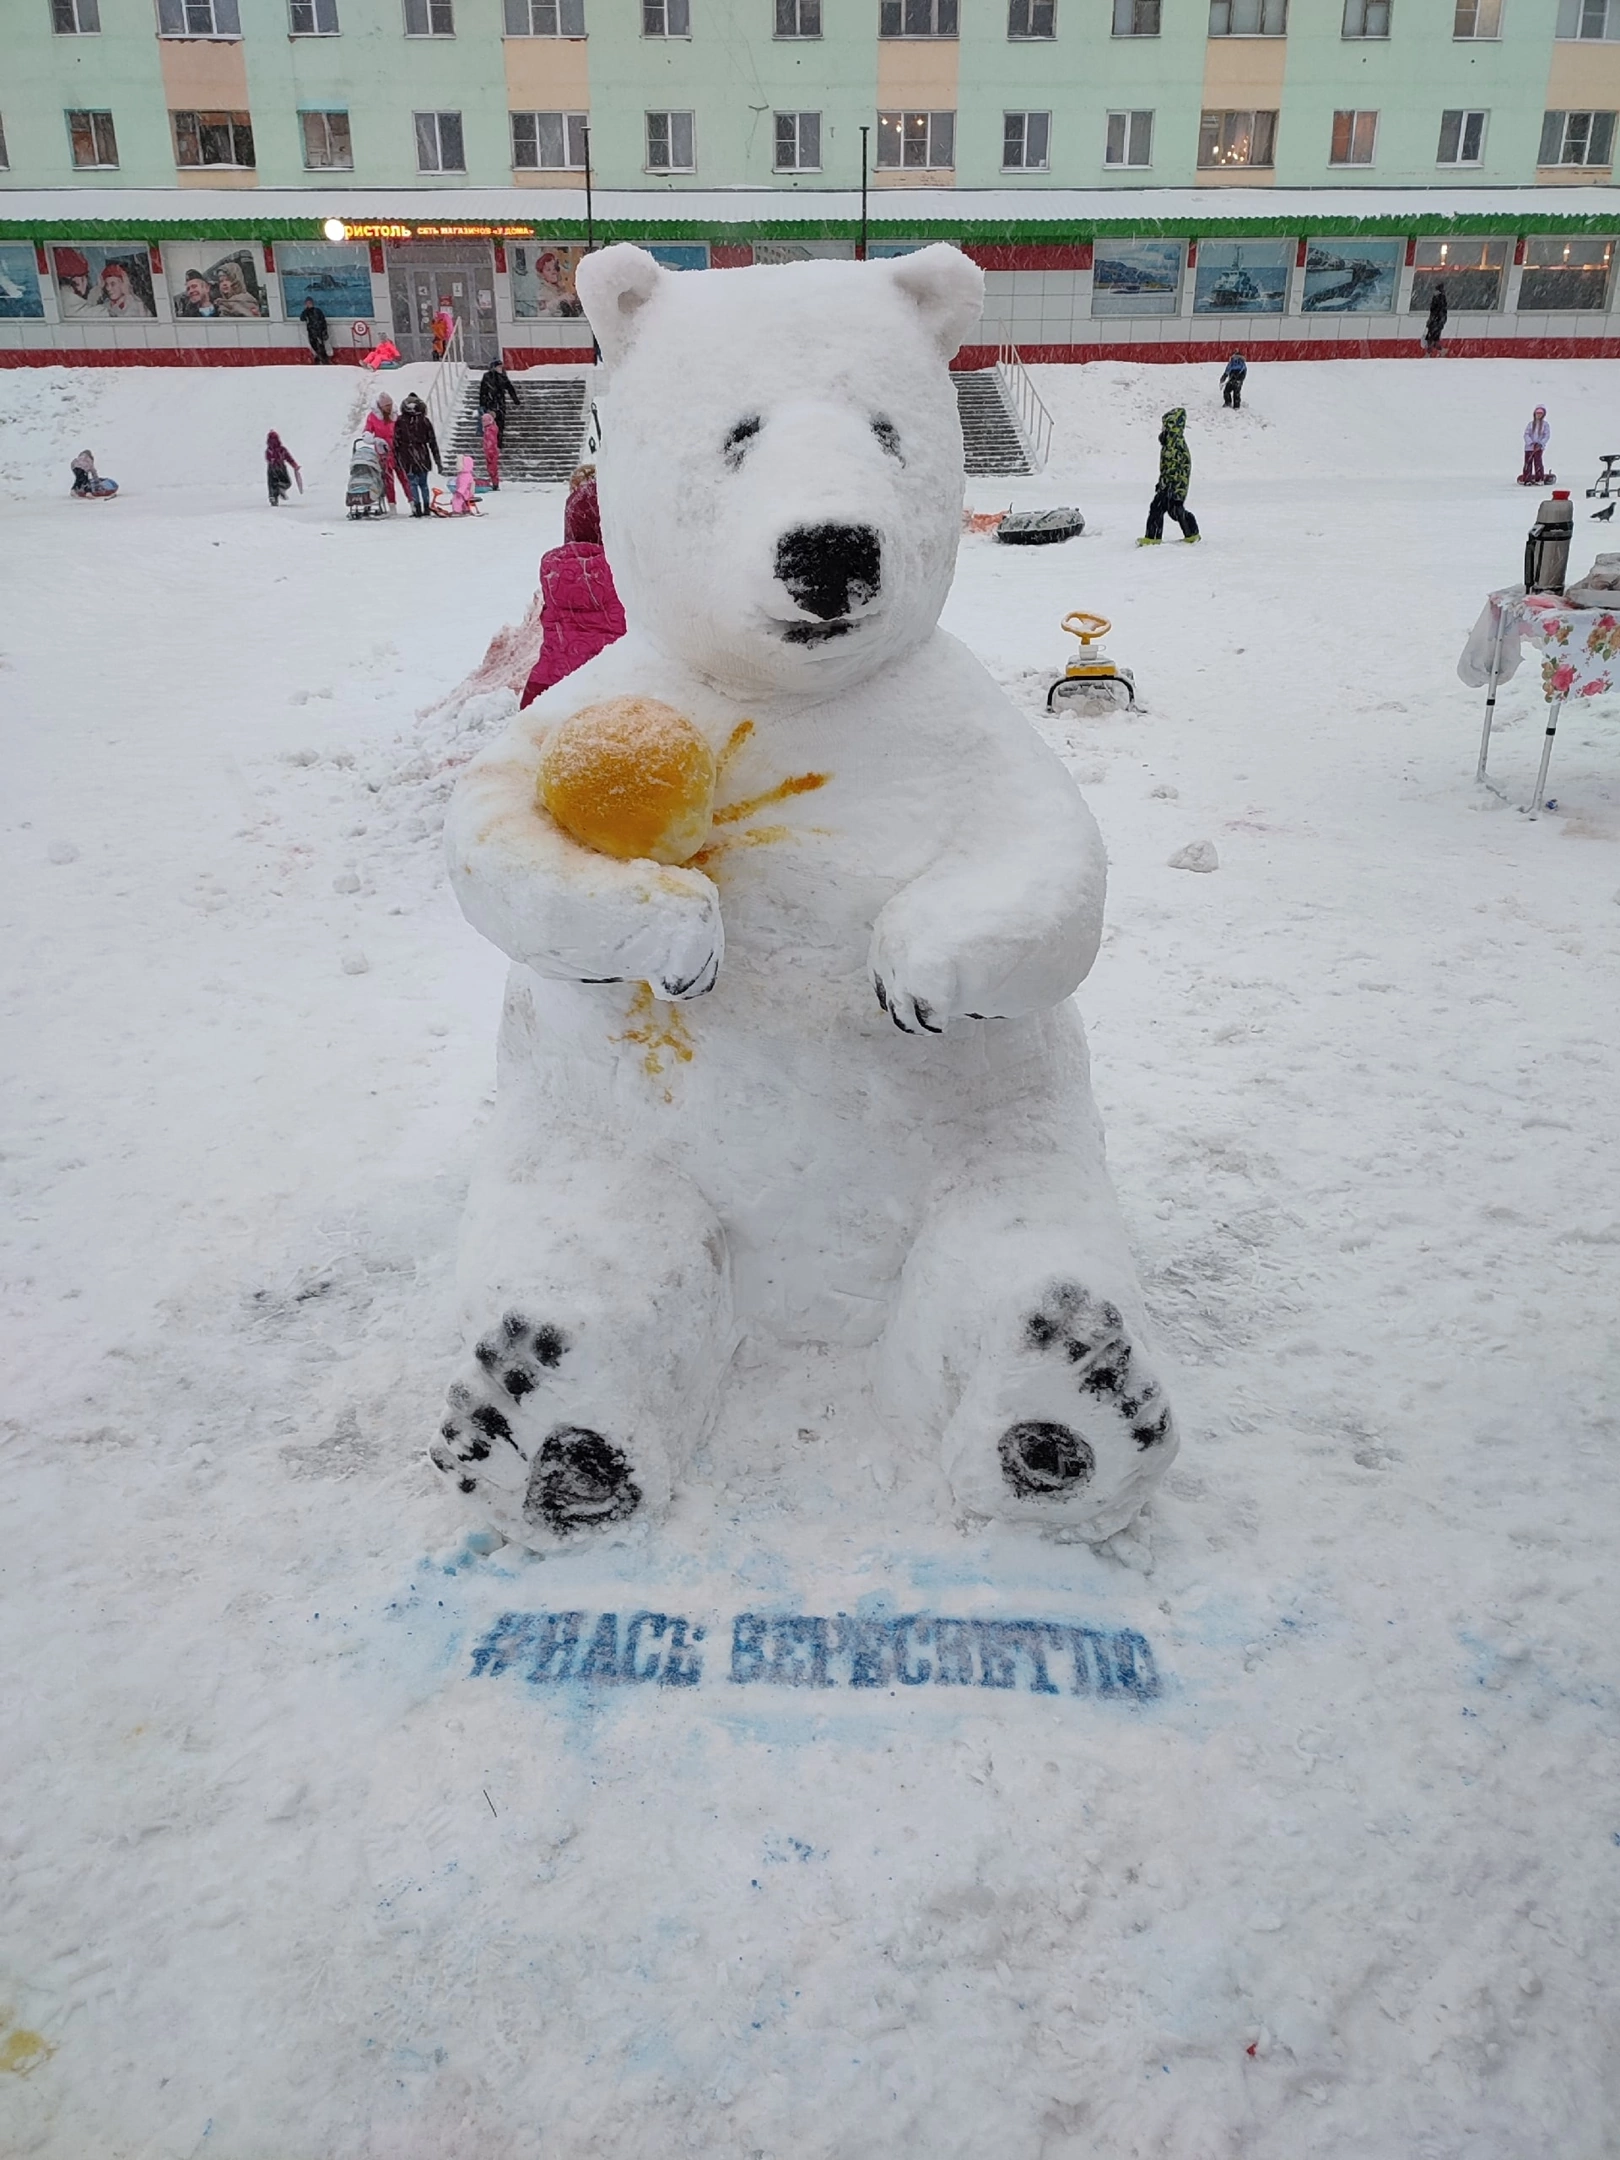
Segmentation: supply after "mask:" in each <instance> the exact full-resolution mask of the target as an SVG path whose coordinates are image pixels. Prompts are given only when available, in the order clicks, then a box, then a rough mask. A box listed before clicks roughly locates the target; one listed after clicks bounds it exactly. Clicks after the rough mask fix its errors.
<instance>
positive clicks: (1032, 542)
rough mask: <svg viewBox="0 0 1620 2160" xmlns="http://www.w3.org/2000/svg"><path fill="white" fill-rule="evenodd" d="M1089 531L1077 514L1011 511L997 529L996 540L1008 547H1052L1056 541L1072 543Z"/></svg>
mask: <svg viewBox="0 0 1620 2160" xmlns="http://www.w3.org/2000/svg"><path fill="white" fill-rule="evenodd" d="M1085 529H1086V521H1085V519H1084V518H1083V517H1082V516H1081V515H1080V513H1079V511H1078V510H1010V511H1009V512H1008V513H1007V515H1006V516H1005V517H1004V518H1003V519H1002V521H1001V523H1000V524H999V525H998V526H997V527H996V538H997V539H998V540H1004V541H1005V542H1006V544H1007V545H1008V547H1050V546H1051V545H1052V544H1053V542H1054V541H1057V540H1072V539H1074V538H1075V536H1076V535H1077V534H1078V533H1083V532H1084V531H1085Z"/></svg>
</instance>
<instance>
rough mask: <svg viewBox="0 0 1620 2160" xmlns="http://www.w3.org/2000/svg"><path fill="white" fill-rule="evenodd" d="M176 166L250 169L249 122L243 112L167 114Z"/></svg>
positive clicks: (250, 126)
mask: <svg viewBox="0 0 1620 2160" xmlns="http://www.w3.org/2000/svg"><path fill="white" fill-rule="evenodd" d="M169 119H170V122H171V123H172V125H173V127H174V162H175V163H176V164H177V165H186V166H189V165H225V166H232V167H235V168H237V169H238V170H243V171H251V170H252V167H253V164H254V157H253V122H252V119H251V118H250V117H249V115H248V114H247V113H245V112H177V113H170V115H169Z"/></svg>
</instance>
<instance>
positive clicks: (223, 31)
mask: <svg viewBox="0 0 1620 2160" xmlns="http://www.w3.org/2000/svg"><path fill="white" fill-rule="evenodd" d="M241 35H242V18H241V16H240V15H239V13H238V12H237V6H236V0H158V36H159V37H178V38H191V37H223V38H239V37H240V36H241Z"/></svg>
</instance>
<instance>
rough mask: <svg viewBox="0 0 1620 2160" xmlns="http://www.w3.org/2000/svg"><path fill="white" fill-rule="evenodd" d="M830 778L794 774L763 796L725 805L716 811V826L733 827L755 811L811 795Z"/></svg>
mask: <svg viewBox="0 0 1620 2160" xmlns="http://www.w3.org/2000/svg"><path fill="white" fill-rule="evenodd" d="M831 778H832V774H831V773H824V772H802V773H794V774H793V776H792V777H791V778H790V779H787V780H779V781H778V782H777V783H776V785H775V787H773V788H767V789H766V790H765V792H764V794H763V795H747V796H744V798H743V800H742V801H741V802H734V803H726V804H724V805H723V806H721V807H719V808H717V809H716V811H715V813H714V822H715V823H716V824H717V825H735V824H736V823H737V821H738V819H739V818H745V817H752V816H753V814H754V812H755V811H756V810H765V809H768V808H769V807H770V805H771V804H772V803H779V802H787V801H788V800H789V798H790V797H792V796H794V795H813V794H814V793H815V791H816V789H817V788H824V787H825V786H826V785H827V782H828V781H829V780H830V779H831Z"/></svg>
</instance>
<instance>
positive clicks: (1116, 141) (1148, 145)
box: [1103, 112, 1153, 165]
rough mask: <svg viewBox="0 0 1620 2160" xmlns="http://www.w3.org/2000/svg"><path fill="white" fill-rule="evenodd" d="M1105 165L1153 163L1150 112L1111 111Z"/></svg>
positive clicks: (1151, 117)
mask: <svg viewBox="0 0 1620 2160" xmlns="http://www.w3.org/2000/svg"><path fill="white" fill-rule="evenodd" d="M1103 163H1104V164H1105V165H1151V164H1152V163H1153V115H1152V114H1151V113H1150V112H1111V113H1110V114H1109V115H1108V141H1107V147H1106V148H1105V150H1104V151H1103Z"/></svg>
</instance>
